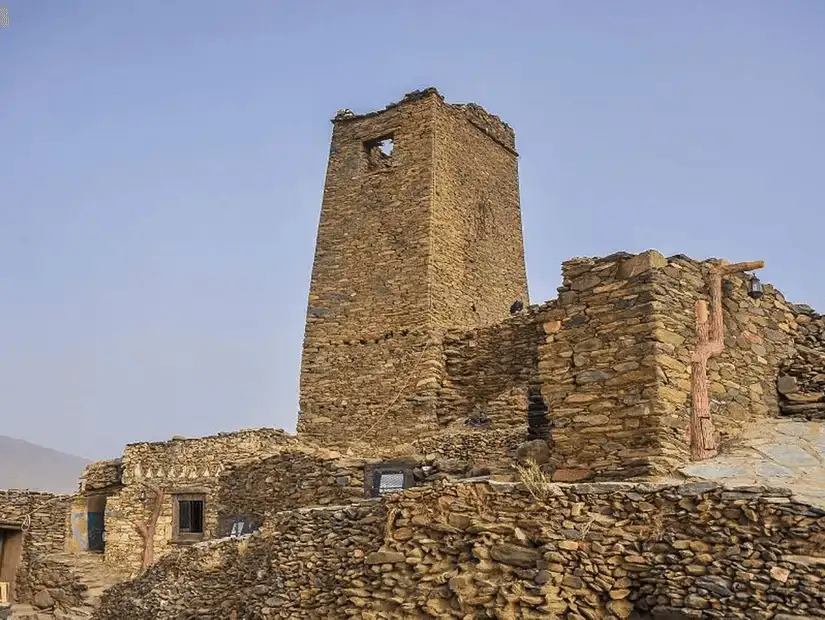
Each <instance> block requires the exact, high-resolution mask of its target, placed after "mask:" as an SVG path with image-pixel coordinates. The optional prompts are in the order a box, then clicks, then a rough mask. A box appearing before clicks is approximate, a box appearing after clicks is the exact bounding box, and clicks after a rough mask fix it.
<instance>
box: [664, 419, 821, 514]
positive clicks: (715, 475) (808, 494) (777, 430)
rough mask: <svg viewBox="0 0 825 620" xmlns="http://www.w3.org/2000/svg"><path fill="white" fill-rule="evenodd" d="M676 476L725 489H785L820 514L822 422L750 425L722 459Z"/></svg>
mask: <svg viewBox="0 0 825 620" xmlns="http://www.w3.org/2000/svg"><path fill="white" fill-rule="evenodd" d="M679 471H680V472H681V473H682V474H684V475H686V476H691V477H694V478H704V479H707V480H715V481H719V482H724V483H728V484H735V485H752V486H753V485H757V486H758V485H763V486H773V487H780V486H781V487H787V488H788V489H789V490H790V491H792V492H793V494H794V497H797V498H799V499H800V501H804V502H806V503H810V504H812V505H815V506H818V507H820V508H823V509H825V423H822V422H804V421H796V420H774V421H770V422H764V423H761V424H755V425H752V426H750V427H748V428H746V429H745V430H744V431H743V433H742V436H741V437H740V438H739V439H738V440H737V441H736V442H734V443H733V444H728V445H727V446H726V453H725V454H722V455H720V456H717V457H715V458H712V459H708V460H706V461H701V462H698V463H691V464H690V465H686V466H685V467H682V468H681V469H680V470H679Z"/></svg>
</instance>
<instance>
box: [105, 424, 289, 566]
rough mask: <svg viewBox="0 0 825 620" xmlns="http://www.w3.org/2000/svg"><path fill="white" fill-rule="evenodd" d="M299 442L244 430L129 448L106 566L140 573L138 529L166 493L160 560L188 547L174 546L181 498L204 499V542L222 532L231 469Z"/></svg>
mask: <svg viewBox="0 0 825 620" xmlns="http://www.w3.org/2000/svg"><path fill="white" fill-rule="evenodd" d="M297 443H298V440H297V439H296V438H295V437H293V436H290V435H288V434H286V433H285V432H284V431H282V430H275V429H258V430H242V431H238V432H235V433H221V434H218V435H213V436H208V437H201V438H197V439H185V438H177V439H173V440H171V441H168V442H153V443H136V444H129V445H128V446H126V449H125V451H124V454H123V463H122V466H123V476H122V481H123V485H124V486H123V488H122V489H121V490H120V491H118V492H116V493H115V494H113V495H111V496H109V497H108V499H107V502H106V513H105V524H106V525H105V527H106V551H105V553H106V561H107V562H110V563H113V564H117V565H119V566H123V567H124V568H127V567H128V568H130V569H132V570H137V569H139V568H140V566H141V562H142V560H141V558H142V552H143V540H142V538H141V536H140V535H139V533H138V531H137V528H136V524H147V523H148V522H149V521H150V516H151V514H152V510H153V507H154V505H155V502H156V501H157V495H156V492H155V489H160V490H162V491H163V493H164V496H163V502H162V509H161V512H160V517H159V519H158V522H157V526H156V530H155V536H154V544H153V549H154V554H155V557H156V558H157V557H160V556H161V555H163V554H164V553H166V552H167V551H168V550H169V549H170V548H172V547H175V546H177V545H181V544H188V543H186V542H183V541H176V540H173V534H174V527H173V521H174V520H173V515H174V502H175V501H176V495H182V494H187V495H195V496H202V498H203V500H204V532H203V538H204V539H209V538H214V537H215V536H216V534H217V531H218V488H219V484H218V477H219V475H220V473H221V472H222V471H223V470H224V469H225V468H226V467H227V466H228V465H229V464H231V463H234V462H236V461H241V460H245V459H249V458H252V457H254V456H256V455H258V456H260V455H265V454H272V453H274V452H276V451H277V450H279V449H281V448H283V447H284V446H287V445H294V444H297Z"/></svg>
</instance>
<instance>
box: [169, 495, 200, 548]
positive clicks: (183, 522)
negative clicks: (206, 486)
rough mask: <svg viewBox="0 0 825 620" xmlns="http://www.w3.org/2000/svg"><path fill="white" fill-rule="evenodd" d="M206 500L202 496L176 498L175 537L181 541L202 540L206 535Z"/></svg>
mask: <svg viewBox="0 0 825 620" xmlns="http://www.w3.org/2000/svg"><path fill="white" fill-rule="evenodd" d="M205 503H206V502H205V499H204V497H203V496H202V495H177V496H176V497H175V506H174V507H175V514H174V519H175V520H174V524H173V525H174V532H173V534H174V537H175V538H176V539H177V540H180V541H188V540H201V539H202V538H203V534H204V507H205Z"/></svg>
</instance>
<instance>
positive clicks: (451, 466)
mask: <svg viewBox="0 0 825 620" xmlns="http://www.w3.org/2000/svg"><path fill="white" fill-rule="evenodd" d="M464 456H465V457H466V454H465V455H464ZM377 467H383V468H385V469H386V468H391V469H400V470H404V471H407V472H408V481H409V483H410V485H415V486H428V485H432V484H436V483H438V482H440V481H443V480H455V479H460V478H467V477H473V476H481V475H486V474H487V473H489V470H486V469H481V468H477V467H473V464H472V463H471V462H469V461H468V460H467V459H466V458H465V459H463V460H462V459H460V458H456V457H445V456H443V455H441V454H438V453H435V452H433V453H427V454H424V455H410V456H407V457H404V458H398V459H394V460H390V461H387V460H383V459H377V458H371V459H366V458H356V457H345V456H342V455H341V454H339V453H337V452H334V451H330V450H326V449H323V448H310V447H300V448H296V447H291V448H287V449H284V450H283V451H282V452H280V453H278V454H274V455H271V456H266V457H262V458H258V459H252V460H249V461H243V462H239V463H235V464H234V465H231V466H229V467H227V468H226V470H225V471H224V472H222V473H221V475H220V477H219V481H218V484H219V490H218V523H219V526H218V531H217V535H218V536H228V535H230V533H231V532H232V524H233V523H235V522H237V521H238V520H245V521H246V522H248V523H250V524H254V526H261V524H264V525H266V524H267V523H268V522H269V519H270V518H271V515H273V514H274V513H278V512H282V511H285V510H296V509H299V508H307V507H311V506H319V507H320V506H330V505H332V506H336V505H342V504H349V503H351V502H355V501H358V500H361V499H364V498H365V497H370V495H371V490H372V472H373V471H374V469H375V468H377Z"/></svg>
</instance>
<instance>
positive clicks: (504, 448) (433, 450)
mask: <svg viewBox="0 0 825 620" xmlns="http://www.w3.org/2000/svg"><path fill="white" fill-rule="evenodd" d="M526 438H527V431H526V429H525V428H524V427H522V428H518V427H513V428H499V429H496V428H493V429H489V430H465V431H457V430H453V429H450V430H447V431H445V432H443V433H441V434H438V435H431V436H429V437H423V438H421V439H418V440H416V441H414V442H413V444H412V445H413V446H414V448H415V451H416V452H417V453H419V454H427V455H436V456H437V457H438V458H444V459H456V460H458V461H462V462H467V463H470V464H472V465H474V466H476V467H486V468H491V469H494V470H499V471H501V470H506V469H508V468H509V467H510V463H511V462H512V456H513V455H514V454H515V451H516V449H517V448H518V446H519V445H520V444H521V443H522V442H523V441H525V439H526Z"/></svg>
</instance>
